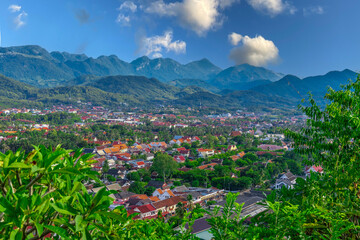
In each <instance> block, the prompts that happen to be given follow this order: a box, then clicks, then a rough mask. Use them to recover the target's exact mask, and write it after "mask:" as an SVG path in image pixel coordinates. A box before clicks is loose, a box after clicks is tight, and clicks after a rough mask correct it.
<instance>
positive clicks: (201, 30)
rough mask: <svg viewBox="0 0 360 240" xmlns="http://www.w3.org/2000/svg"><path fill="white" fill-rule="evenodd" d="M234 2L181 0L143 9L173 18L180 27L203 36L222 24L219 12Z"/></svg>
mask: <svg viewBox="0 0 360 240" xmlns="http://www.w3.org/2000/svg"><path fill="white" fill-rule="evenodd" d="M235 2H238V0H182V1H181V2H172V3H165V2H164V1H163V0H157V1H155V2H152V3H151V4H150V5H149V6H148V7H147V8H145V12H147V13H153V14H157V15H159V16H168V17H175V18H176V19H177V20H178V21H179V23H180V25H181V26H182V27H184V28H188V29H190V30H192V31H194V32H196V33H197V34H198V35H204V34H205V33H206V32H207V31H209V30H211V29H214V28H215V27H217V26H220V25H221V24H222V22H223V21H222V20H223V16H222V14H221V13H220V10H221V9H223V8H226V7H229V6H231V5H232V4H233V3H235Z"/></svg>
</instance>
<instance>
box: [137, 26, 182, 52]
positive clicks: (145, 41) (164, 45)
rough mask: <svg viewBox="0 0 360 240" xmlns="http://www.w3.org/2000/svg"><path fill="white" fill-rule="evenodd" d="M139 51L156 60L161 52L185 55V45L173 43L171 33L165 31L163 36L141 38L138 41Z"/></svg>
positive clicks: (179, 42) (178, 41)
mask: <svg viewBox="0 0 360 240" xmlns="http://www.w3.org/2000/svg"><path fill="white" fill-rule="evenodd" d="M140 51H141V52H142V53H143V54H145V55H146V56H151V57H153V58H158V57H161V56H162V52H163V51H165V52H175V53H177V54H179V53H185V52H186V43H185V42H184V41H180V40H176V41H173V32H172V31H167V32H165V33H164V35H162V36H161V35H157V36H152V37H146V36H145V37H142V38H141V40H140Z"/></svg>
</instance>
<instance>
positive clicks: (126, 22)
mask: <svg viewBox="0 0 360 240" xmlns="http://www.w3.org/2000/svg"><path fill="white" fill-rule="evenodd" d="M116 22H117V23H119V24H120V25H122V26H130V16H125V15H124V14H121V13H120V14H119V15H118V16H117V18H116Z"/></svg>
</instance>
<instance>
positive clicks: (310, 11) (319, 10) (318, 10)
mask: <svg viewBox="0 0 360 240" xmlns="http://www.w3.org/2000/svg"><path fill="white" fill-rule="evenodd" d="M324 12H325V11H324V8H323V7H321V6H313V7H307V8H304V9H303V14H304V16H309V15H316V14H317V15H322V14H324Z"/></svg>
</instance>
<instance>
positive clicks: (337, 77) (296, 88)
mask: <svg viewBox="0 0 360 240" xmlns="http://www.w3.org/2000/svg"><path fill="white" fill-rule="evenodd" d="M356 77H357V73H355V72H353V71H351V70H348V69H345V70H344V71H332V72H329V73H327V74H325V75H321V76H314V77H307V78H304V79H300V78H298V77H296V76H293V75H287V76H285V77H283V78H282V79H280V80H279V81H276V82H273V83H270V84H267V85H262V86H258V87H254V88H252V89H251V90H253V91H256V92H259V93H263V94H266V95H268V96H279V97H283V98H286V99H289V100H292V101H299V100H301V99H303V98H305V99H306V98H308V93H309V92H311V93H312V94H313V96H314V98H318V99H319V98H322V97H323V96H324V94H325V93H326V91H327V87H329V86H330V87H332V88H333V89H335V90H338V89H339V88H340V85H341V84H346V83H347V81H348V80H349V79H352V80H355V79H356Z"/></svg>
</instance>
